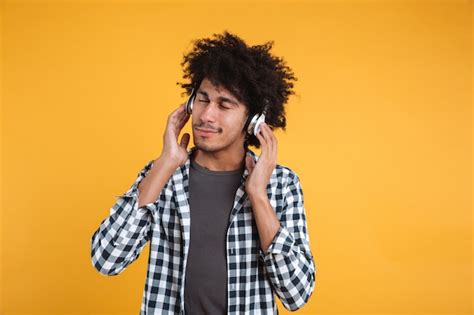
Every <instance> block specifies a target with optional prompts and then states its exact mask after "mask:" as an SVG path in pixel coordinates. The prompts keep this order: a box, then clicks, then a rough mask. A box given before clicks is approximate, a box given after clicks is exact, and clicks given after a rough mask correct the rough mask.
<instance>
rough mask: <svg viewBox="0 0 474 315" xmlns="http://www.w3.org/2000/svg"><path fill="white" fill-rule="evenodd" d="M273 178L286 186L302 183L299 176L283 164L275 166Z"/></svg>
mask: <svg viewBox="0 0 474 315" xmlns="http://www.w3.org/2000/svg"><path fill="white" fill-rule="evenodd" d="M273 176H274V177H275V179H276V180H277V181H278V182H281V183H282V184H283V185H285V186H290V185H295V184H299V181H300V179H299V176H298V174H297V173H296V172H295V171H294V170H293V169H291V168H290V167H289V166H286V165H283V164H277V165H276V166H275V169H274V170H273V174H272V177H273Z"/></svg>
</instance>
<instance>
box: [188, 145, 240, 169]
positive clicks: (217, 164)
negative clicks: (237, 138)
mask: <svg viewBox="0 0 474 315" xmlns="http://www.w3.org/2000/svg"><path fill="white" fill-rule="evenodd" d="M194 161H196V163H198V164H199V165H201V166H203V167H205V168H207V169H209V170H211V171H233V170H237V169H240V168H241V167H244V164H245V148H244V147H243V146H242V147H241V148H239V149H238V150H237V149H236V150H226V151H217V152H206V151H203V150H200V149H197V150H196V151H195V152H194Z"/></svg>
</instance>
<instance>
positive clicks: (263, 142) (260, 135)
mask: <svg viewBox="0 0 474 315" xmlns="http://www.w3.org/2000/svg"><path fill="white" fill-rule="evenodd" d="M262 129H263V128H260V132H259V133H257V139H258V141H260V145H261V147H262V154H261V156H264V157H265V156H266V155H268V154H269V153H270V152H269V146H268V145H269V143H268V141H267V139H266V138H265V137H264V136H263V131H262Z"/></svg>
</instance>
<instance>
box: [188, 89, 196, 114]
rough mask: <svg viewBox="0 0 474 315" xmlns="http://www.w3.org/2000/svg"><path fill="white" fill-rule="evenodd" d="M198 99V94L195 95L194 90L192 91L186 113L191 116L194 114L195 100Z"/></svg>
mask: <svg viewBox="0 0 474 315" xmlns="http://www.w3.org/2000/svg"><path fill="white" fill-rule="evenodd" d="M195 98H196V93H194V88H193V89H192V91H191V95H190V96H189V98H188V100H187V102H186V112H187V113H188V114H189V115H191V113H192V112H193V104H194V99H195Z"/></svg>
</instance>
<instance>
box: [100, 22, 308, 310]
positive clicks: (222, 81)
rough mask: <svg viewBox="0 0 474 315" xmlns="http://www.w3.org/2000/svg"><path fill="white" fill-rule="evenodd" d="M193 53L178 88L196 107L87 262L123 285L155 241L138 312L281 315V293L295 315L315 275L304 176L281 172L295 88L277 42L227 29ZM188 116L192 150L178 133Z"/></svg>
mask: <svg viewBox="0 0 474 315" xmlns="http://www.w3.org/2000/svg"><path fill="white" fill-rule="evenodd" d="M194 43H195V45H194V48H193V50H192V51H191V52H189V53H188V54H186V55H184V60H183V62H182V64H181V65H182V66H184V75H183V78H185V79H189V80H190V82H189V83H178V84H181V87H182V88H184V89H186V93H187V94H188V95H191V97H194V98H193V101H191V98H190V99H189V100H188V102H186V103H184V104H181V105H180V106H179V107H178V108H177V109H175V110H174V111H173V112H172V113H170V114H169V116H168V120H167V125H166V128H165V131H164V137H163V140H164V143H163V148H162V152H161V154H160V156H159V157H158V158H156V159H153V160H151V161H149V162H148V163H147V164H146V165H145V167H144V168H143V169H142V170H141V171H140V172H139V173H138V177H137V179H136V180H135V182H134V183H133V185H132V186H131V188H130V189H129V190H128V191H127V192H126V193H124V194H123V195H119V196H117V197H118V199H117V202H116V203H115V204H114V205H113V207H112V208H111V210H110V215H109V216H108V217H107V218H105V219H104V220H103V221H102V222H101V224H100V226H99V228H98V229H97V230H96V231H95V233H94V234H93V236H92V239H91V258H92V264H93V266H94V267H95V268H96V269H97V270H98V271H99V272H100V273H102V274H104V275H109V276H112V275H118V274H119V273H121V272H122V271H123V270H124V269H125V268H126V267H127V266H128V265H129V264H130V263H132V262H133V261H134V260H136V259H137V258H138V257H139V255H140V253H141V251H142V249H143V247H144V246H145V244H146V243H147V242H148V241H150V252H149V261H148V272H147V279H146V282H145V288H144V292H143V298H142V304H141V312H140V313H141V314H193V315H194V314H278V309H277V305H276V303H275V295H276V296H277V297H278V298H279V299H280V301H281V302H282V304H283V305H284V307H285V308H286V309H288V310H290V311H295V310H297V309H299V308H301V307H302V306H303V305H305V304H306V303H307V302H308V299H309V298H310V296H311V295H312V293H313V291H314V287H315V275H316V265H315V262H314V259H313V255H312V253H311V249H310V243H309V235H308V229H307V222H306V213H305V208H304V202H303V192H302V188H301V185H300V182H299V177H298V176H297V175H296V173H295V172H294V171H292V170H291V169H290V168H288V167H286V166H283V165H280V164H277V139H276V137H275V135H274V134H273V129H274V128H282V129H285V126H286V120H285V110H284V104H285V103H286V102H287V100H288V96H289V95H290V94H294V92H293V91H292V87H293V83H292V82H291V81H292V80H297V79H296V78H295V77H294V75H293V73H292V71H291V69H290V68H289V67H287V66H286V65H285V62H284V61H283V59H281V58H278V57H275V56H273V55H271V54H270V53H269V50H270V49H271V47H272V43H273V42H267V43H266V44H263V45H255V46H249V45H247V44H246V43H245V42H244V41H243V40H242V39H241V38H239V37H238V36H236V35H234V34H231V33H229V32H227V31H224V32H223V34H214V36H213V38H204V39H200V40H196V41H195V42H194ZM190 104H192V106H190ZM191 113H192V114H191ZM262 113H264V114H265V122H263V123H261V124H259V125H258V127H255V124H254V123H252V122H251V119H252V118H253V117H259V115H261V114H262ZM191 116H192V133H193V141H194V146H193V147H192V148H191V149H189V150H188V149H187V147H188V144H189V141H190V135H189V134H188V133H185V134H184V135H182V136H181V139H179V134H180V132H181V130H182V128H183V127H184V126H185V124H186V123H187V121H188V120H189V118H190V117H191ZM249 126H251V127H250V128H249ZM178 140H179V141H178ZM251 145H252V146H255V147H257V148H261V154H260V156H256V154H255V153H254V152H253V151H252V150H250V149H249V146H251Z"/></svg>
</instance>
